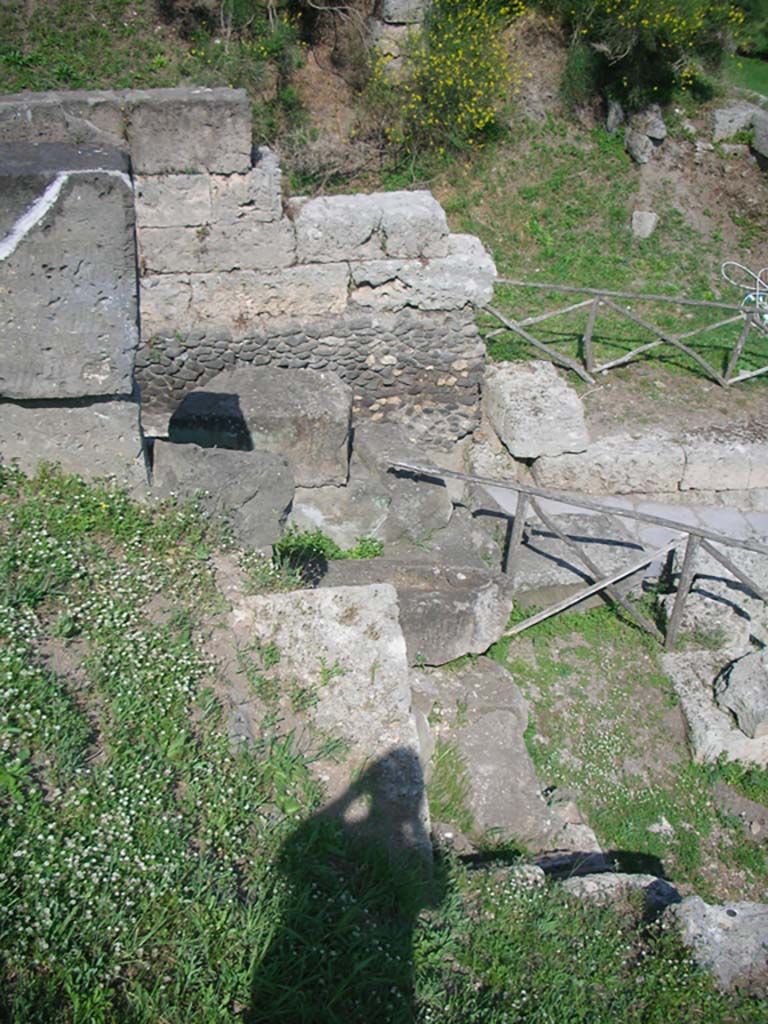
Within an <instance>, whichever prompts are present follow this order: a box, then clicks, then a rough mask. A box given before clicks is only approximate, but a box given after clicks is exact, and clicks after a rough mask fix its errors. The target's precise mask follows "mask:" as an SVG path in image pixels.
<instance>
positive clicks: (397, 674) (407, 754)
mask: <svg viewBox="0 0 768 1024" xmlns="http://www.w3.org/2000/svg"><path fill="white" fill-rule="evenodd" d="M227 596H229V595H227ZM231 599H232V601H233V605H234V606H233V608H232V612H231V614H230V616H229V620H228V623H227V627H228V630H227V636H228V639H229V642H230V643H232V642H233V641H234V644H236V645H237V646H239V647H241V648H243V649H251V650H252V649H253V645H254V640H256V641H260V642H261V643H262V644H268V643H269V644H274V645H275V647H276V649H277V650H278V651H279V653H280V660H279V661H278V663H277V664H276V665H275V666H274V667H273V668H272V669H271V670H270V671H271V673H272V675H273V677H274V678H275V679H276V680H277V681H278V683H279V689H280V692H281V693H282V694H283V695H284V696H283V698H282V701H281V708H280V711H281V717H283V718H286V719H288V720H295V712H294V711H293V709H292V708H291V704H290V700H289V696H288V695H289V694H290V692H291V691H292V690H295V688H296V686H297V684H300V685H301V686H303V687H305V688H306V690H307V691H308V692H312V693H313V694H314V696H315V700H314V701H313V702H312V704H311V706H310V708H309V709H308V710H307V712H306V714H307V716H308V718H309V719H310V728H312V729H314V730H320V731H321V732H322V734H325V735H330V736H333V737H336V738H339V739H342V740H344V741H345V742H346V745H347V755H346V756H345V758H344V759H343V761H340V760H339V759H334V760H324V761H321V762H319V763H315V765H314V769H315V770H316V771H317V772H318V773H319V774H320V777H321V779H322V782H323V784H324V790H325V794H326V797H327V799H328V801H329V802H328V803H326V805H325V807H324V808H323V813H324V814H325V815H327V816H332V817H334V818H336V819H338V820H341V822H342V823H343V824H344V825H345V827H346V828H348V829H349V830H350V832H351V833H352V834H354V835H355V836H357V837H360V838H363V837H365V838H369V839H374V840H378V841H379V842H383V843H385V844H386V846H387V847H389V849H390V850H391V851H392V852H393V853H396V854H397V853H403V852H409V851H410V852H413V853H416V854H417V855H418V856H419V857H420V858H422V857H423V858H424V859H425V860H427V861H429V862H431V859H432V846H431V843H430V840H429V812H428V807H427V801H426V796H425V791H424V780H423V775H422V771H421V766H420V763H419V753H418V751H419V739H418V733H417V730H416V725H415V721H414V718H413V715H412V714H411V688H410V674H409V670H408V663H407V660H406V648H405V641H404V639H403V634H402V630H401V628H400V624H399V622H398V606H397V596H396V593H395V590H394V588H393V587H391V586H388V585H387V584H373V585H371V586H361V587H356V586H355V587H335V588H333V589H319V590H302V591H298V592H295V593H290V594H270V595H259V596H253V597H244V596H243V595H242V593H241V592H238V591H237V590H235V591H234V592H233V593H232V595H231ZM329 673H330V678H327V676H328V675H329ZM243 711H244V713H245V714H246V715H247V714H249V711H250V709H249V707H248V706H247V705H246V706H244V707H243ZM253 713H254V714H258V712H257V711H255V710H254V712H253ZM310 734H311V733H310Z"/></svg>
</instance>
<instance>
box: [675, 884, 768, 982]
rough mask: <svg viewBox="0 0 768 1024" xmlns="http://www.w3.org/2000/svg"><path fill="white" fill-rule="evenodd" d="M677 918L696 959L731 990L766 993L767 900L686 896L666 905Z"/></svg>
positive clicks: (767, 976)
mask: <svg viewBox="0 0 768 1024" xmlns="http://www.w3.org/2000/svg"><path fill="white" fill-rule="evenodd" d="M664 916H665V919H667V920H670V922H671V923H674V924H676V925H677V926H678V927H679V929H680V931H681V933H682V939H683V942H684V943H685V944H686V946H689V947H690V949H691V952H692V953H693V956H694V959H695V960H696V961H697V962H698V963H699V965H700V966H701V967H703V968H704V969H705V970H707V971H709V972H710V973H711V974H712V975H713V976H714V978H715V982H716V983H717V985H718V987H719V988H721V989H724V990H726V991H730V990H733V989H739V990H740V991H742V992H750V993H753V994H759V995H764V994H765V990H766V985H767V984H768V905H766V904H765V903H749V902H739V903H727V904H725V905H717V904H715V905H712V904H709V903H705V902H704V900H703V899H702V898H701V897H700V896H686V898H685V899H684V900H683V901H682V903H679V904H677V905H675V906H671V907H670V908H669V909H668V910H667V911H665V915H664Z"/></svg>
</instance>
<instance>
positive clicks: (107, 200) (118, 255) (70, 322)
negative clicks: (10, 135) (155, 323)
mask: <svg viewBox="0 0 768 1024" xmlns="http://www.w3.org/2000/svg"><path fill="white" fill-rule="evenodd" d="M39 184H40V196H39V203H38V206H37V207H36V208H35V209H34V210H33V213H32V214H31V215H30V214H27V215H26V216H25V217H23V218H22V217H21V215H22V213H23V212H24V211H23V207H22V209H19V210H13V211H11V215H10V216H11V217H12V218H13V219H15V227H14V228H13V229H12V233H13V234H14V237H15V239H16V240H18V244H17V245H16V247H15V248H13V246H12V245H11V246H8V248H9V249H10V251H7V250H6V252H5V253H4V254H3V255H4V256H5V258H2V256H1V255H0V293H1V294H2V296H3V300H2V306H0V331H1V332H2V334H3V344H2V347H1V348H0V395H3V396H6V397H11V398H22V399H24V398H65V397H84V396H97V395H129V394H131V392H132V390H133V380H132V371H133V361H134V357H135V353H136V348H137V346H138V327H137V323H136V319H137V310H136V274H135V253H134V243H133V196H132V191H131V188H130V183H129V182H128V180H127V179H126V177H125V175H123V174H122V173H121V172H119V171H115V172H102V173H100V172H89V171H83V172H77V173H73V174H71V175H68V174H66V173H61V174H59V175H56V176H55V177H53V179H52V180H51V177H50V176H49V177H48V178H47V179H40V180H39ZM46 185H47V188H46ZM13 196H14V192H13V190H12V189H9V190H8V191H5V190H3V195H2V198H1V199H0V206H2V207H5V205H6V202H7V203H12V202H13V201H14V200H13ZM35 215H37V219H35Z"/></svg>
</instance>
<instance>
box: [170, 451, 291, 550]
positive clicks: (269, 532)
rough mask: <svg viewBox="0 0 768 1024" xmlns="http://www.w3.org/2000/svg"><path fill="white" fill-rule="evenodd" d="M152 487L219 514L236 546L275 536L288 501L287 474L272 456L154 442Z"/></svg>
mask: <svg viewBox="0 0 768 1024" xmlns="http://www.w3.org/2000/svg"><path fill="white" fill-rule="evenodd" d="M152 483H153V487H155V488H156V489H157V490H158V492H159V493H160V494H163V495H168V494H177V495H180V496H183V497H191V496H192V495H194V494H196V493H198V492H199V491H203V492H205V494H204V497H203V503H204V505H205V506H206V508H207V509H208V510H209V511H211V512H212V513H214V514H215V515H223V516H225V517H226V518H227V519H228V520H229V521H230V523H231V524H232V529H233V531H234V533H235V536H236V537H237V539H238V540H239V541H240V543H241V544H245V545H247V546H249V547H254V548H265V547H268V546H269V545H270V544H274V543H275V541H277V540H278V539H279V538H280V534H281V532H282V527H283V524H284V522H285V518H286V516H287V515H288V509H289V508H290V506H291V500H292V498H293V490H294V488H293V474H292V473H291V469H290V467H289V465H288V463H287V462H286V460H285V459H284V458H282V456H280V455H275V454H273V453H272V452H263V451H250V452H242V451H228V450H227V449H223V448H201V447H200V446H199V445H196V444H169V443H168V442H166V441H160V440H156V441H155V445H154V461H153V465H152Z"/></svg>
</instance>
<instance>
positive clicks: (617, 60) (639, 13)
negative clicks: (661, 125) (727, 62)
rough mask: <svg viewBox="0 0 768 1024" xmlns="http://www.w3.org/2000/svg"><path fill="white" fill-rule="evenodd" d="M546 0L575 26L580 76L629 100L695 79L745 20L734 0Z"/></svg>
mask: <svg viewBox="0 0 768 1024" xmlns="http://www.w3.org/2000/svg"><path fill="white" fill-rule="evenodd" d="M544 6H545V7H546V8H547V9H548V10H549V11H551V12H552V13H554V14H556V15H557V16H558V17H560V18H561V19H562V20H563V22H564V24H565V26H566V28H567V29H568V30H569V31H570V33H571V39H572V54H573V55H574V59H575V60H576V62H577V64H578V66H579V68H580V69H581V74H582V76H588V77H589V78H590V79H591V83H590V84H591V85H592V87H593V88H598V89H601V90H602V91H605V92H606V93H608V94H609V95H613V96H616V97H618V98H620V99H622V100H623V101H624V102H626V103H627V104H628V105H629V106H640V105H642V104H643V103H646V102H648V101H649V100H653V99H659V100H664V99H667V98H668V96H669V94H670V92H671V90H672V89H673V88H674V87H675V86H682V87H687V86H690V85H691V83H692V81H693V80H694V78H695V75H696V72H697V69H698V67H699V66H700V62H704V63H713V64H716V63H717V62H718V60H719V59H720V57H721V56H722V53H723V49H724V46H725V44H727V42H728V40H729V38H730V37H732V36H733V35H734V33H736V32H738V31H739V30H740V27H741V25H742V24H743V21H744V13H743V11H742V10H740V9H739V8H738V7H737V6H736V5H735V4H734V3H731V2H730V0H595V2H594V3H591V4H588V5H587V4H584V5H581V4H576V3H575V2H574V0H547V2H546V3H545V5H544ZM585 46H586V47H587V48H588V50H589V54H590V59H589V60H587V59H586V55H585V51H584V47H585ZM571 70H572V73H573V71H574V70H575V69H571ZM573 77H574V78H576V79H578V75H577V74H574V75H573ZM583 84H585V85H586V84H587V83H586V82H584V83H583ZM572 91H576V92H578V83H576V88H575V89H574V90H572ZM574 98H578V97H574Z"/></svg>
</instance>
